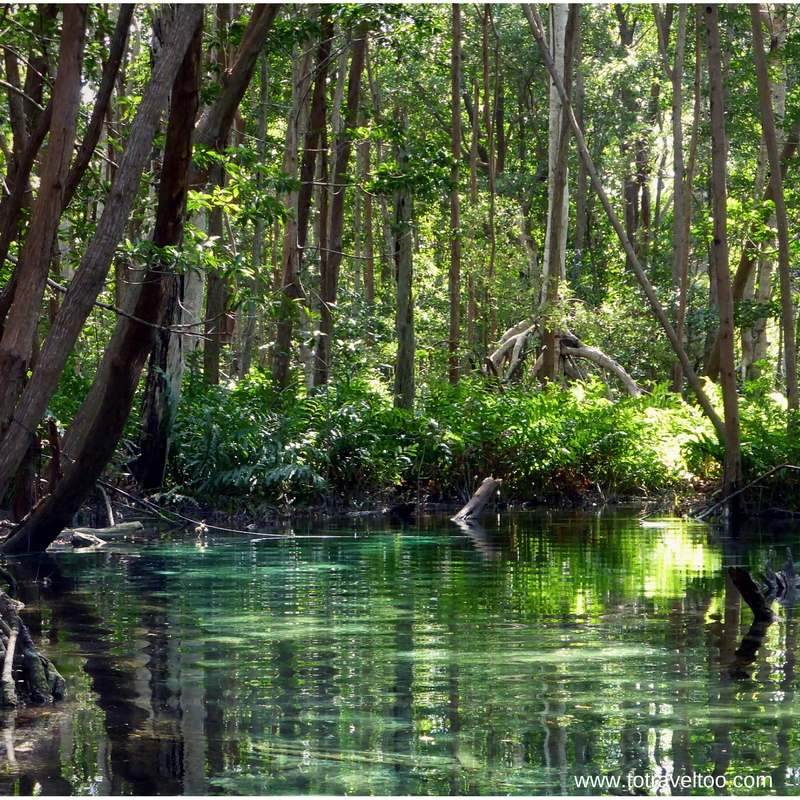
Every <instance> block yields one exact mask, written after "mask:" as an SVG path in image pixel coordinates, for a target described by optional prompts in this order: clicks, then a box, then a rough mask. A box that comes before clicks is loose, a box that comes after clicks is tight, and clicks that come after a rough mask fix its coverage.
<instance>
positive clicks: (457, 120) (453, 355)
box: [448, 3, 461, 384]
mask: <svg viewBox="0 0 800 800" xmlns="http://www.w3.org/2000/svg"><path fill="white" fill-rule="evenodd" d="M452 14H453V43H452V47H451V52H450V112H451V121H452V127H451V134H450V136H451V155H452V157H453V166H452V168H451V170H450V183H451V189H450V273H449V276H448V283H449V285H448V288H449V292H450V341H449V344H448V351H449V353H450V357H449V364H450V370H449V377H450V383H453V384H455V383H458V380H459V376H460V369H459V359H458V342H459V336H460V333H461V331H460V328H461V199H460V195H459V191H458V181H459V172H460V170H459V164H460V161H461V6H459V5H458V3H453V6H452Z"/></svg>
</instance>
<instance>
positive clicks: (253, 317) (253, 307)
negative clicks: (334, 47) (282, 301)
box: [239, 54, 269, 378]
mask: <svg viewBox="0 0 800 800" xmlns="http://www.w3.org/2000/svg"><path fill="white" fill-rule="evenodd" d="M260 79H261V80H260V84H261V98H260V100H261V102H260V103H259V106H258V158H259V162H260V163H264V159H265V157H266V153H267V141H266V139H267V104H268V102H269V62H268V61H267V57H266V55H263V54H262V56H261V75H260ZM256 187H257V189H259V190H260V191H263V189H264V177H263V175H261V174H260V173H259V174H258V175H257V176H256ZM265 231H266V224H265V222H264V219H263V218H262V217H258V219H257V220H256V223H255V225H254V226H253V253H252V261H251V263H252V265H253V279H252V282H251V289H252V291H253V294H254V295H256V296H259V295H263V287H264V283H265V282H264V280H263V277H262V267H263V264H264V251H265V245H266V243H265V241H264V238H265ZM246 308H247V322H246V325H245V330H244V335H243V342H242V362H241V366H240V370H239V377H240V378H243V377H245V376H246V375H247V374H248V373H249V372H250V367H251V365H252V363H253V349H254V347H255V343H256V332H257V330H258V320H259V317H260V316H261V314H262V313H263V312H262V311H261V308H260V307H259V306H258V305H257V304H256V303H255V302H253V301H250V302H249V303H248V304H247V307H246Z"/></svg>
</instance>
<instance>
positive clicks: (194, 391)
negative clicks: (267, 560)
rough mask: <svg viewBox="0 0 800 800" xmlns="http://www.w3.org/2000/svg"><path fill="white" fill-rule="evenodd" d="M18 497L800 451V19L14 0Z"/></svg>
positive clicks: (720, 460)
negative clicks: (18, 0) (799, 314)
mask: <svg viewBox="0 0 800 800" xmlns="http://www.w3.org/2000/svg"><path fill="white" fill-rule="evenodd" d="M0 30H2V33H1V34H0V49H2V57H1V58H0V62H2V71H3V74H2V79H0V97H2V101H1V102H0V168H1V169H2V173H3V176H4V180H3V186H2V199H1V200H0V285H2V287H3V289H2V293H1V294H0V323H1V324H2V328H1V329H0V330H1V331H2V336H1V337H0V374H1V375H2V381H0V495H2V496H4V498H5V502H6V503H7V508H8V510H9V514H10V516H11V519H12V521H13V522H14V523H15V524H14V527H13V528H12V535H11V536H10V537H9V538H8V539H7V540H6V541H5V543H4V544H3V549H4V551H5V552H20V551H28V550H39V549H43V548H44V547H46V546H47V545H48V544H49V543H50V542H51V541H52V540H53V539H54V538H55V536H56V535H57V534H58V532H59V531H60V530H61V529H62V528H63V527H64V526H66V525H69V524H70V523H71V521H72V520H73V518H74V516H75V514H76V513H77V512H78V511H79V509H80V508H81V505H82V504H83V503H84V502H85V501H86V499H87V498H88V497H89V496H90V494H91V493H92V491H93V490H94V488H95V487H96V485H97V482H98V480H99V479H101V478H104V479H105V480H107V481H110V483H111V484H113V485H116V486H118V487H120V488H123V489H125V490H126V491H128V492H134V493H145V494H147V495H148V496H149V497H150V499H151V500H154V501H156V502H158V503H160V504H175V505H178V506H181V505H185V504H187V503H195V504H212V505H214V506H216V507H218V508H223V509H225V510H226V511H228V512H229V513H235V512H237V511H238V510H243V509H246V511H247V513H248V515H249V516H251V517H252V518H253V519H256V520H258V519H262V520H263V519H266V518H268V517H271V516H273V517H274V516H275V515H278V514H283V513H288V512H291V510H292V509H297V508H300V507H308V506H312V507H319V506H320V505H325V506H327V507H329V508H342V507H346V506H350V507H359V508H361V507H364V508H372V507H374V506H375V505H376V504H380V503H383V502H396V501H397V500H398V499H405V500H411V501H415V502H416V501H454V500H458V499H460V498H463V497H465V496H469V494H471V492H472V491H473V490H474V489H475V488H476V486H477V484H478V482H479V481H480V479H481V478H482V477H484V476H486V475H490V474H491V475H493V476H494V477H496V478H499V479H502V480H503V482H504V483H503V489H504V493H505V495H506V496H507V497H509V498H512V499H514V500H519V501H535V502H553V501H563V500H564V499H568V500H570V501H575V500H577V501H580V500H581V498H586V497H590V498H592V500H597V499H598V498H600V499H605V498H609V497H620V496H630V495H635V496H639V497H642V496H652V495H654V494H660V493H663V492H665V491H668V490H674V491H677V492H679V493H681V494H683V495H686V494H691V493H693V492H696V491H708V490H710V489H718V490H719V491H721V492H722V495H723V496H727V497H729V498H731V499H730V503H731V505H732V507H733V508H734V510H735V511H736V510H738V511H743V510H747V509H746V508H745V506H744V502H745V501H747V502H749V503H751V504H753V503H754V504H755V505H756V506H758V507H760V508H762V509H763V508H769V507H776V506H779V507H786V506H790V505H792V503H794V502H795V501H796V497H797V489H798V487H797V484H796V482H795V481H794V479H793V475H794V474H795V473H793V472H787V471H777V472H775V473H774V474H773V475H772V477H771V478H768V479H766V480H764V481H763V482H761V483H760V484H759V487H760V488H759V490H758V493H755V492H751V493H749V494H747V495H742V494H739V493H738V492H739V490H740V489H741V488H742V487H743V486H744V485H745V484H746V483H747V482H748V481H749V480H752V479H753V478H755V477H756V476H758V475H761V474H762V473H764V472H766V471H768V470H771V469H773V468H775V467H778V466H780V465H783V464H787V463H788V464H795V463H796V462H797V450H798V443H797V438H796V436H795V435H794V431H793V426H794V425H795V424H796V423H795V418H796V412H797V407H798V396H797V355H796V329H795V317H796V311H795V310H796V305H797V298H796V296H795V295H794V294H793V291H795V290H796V283H797V275H798V270H797V267H796V264H797V251H798V242H797V239H796V237H794V236H793V235H792V234H791V231H792V230H793V229H794V225H793V222H794V221H795V220H794V218H795V217H796V216H797V213H798V212H797V200H796V198H797V191H798V161H797V158H796V147H797V142H798V137H799V136H800V127H799V126H800V117H798V114H797V108H798V103H797V94H798V82H797V77H798V76H797V66H796V65H797V64H798V63H800V60H798V58H797V48H798V44H799V36H798V21H797V18H796V7H795V6H793V5H789V4H767V5H752V6H747V5H735V4H730V5H721V6H717V5H713V6H712V5H702V6H697V7H695V6H686V5H676V4H667V5H660V4H653V5H636V4H631V5H620V4H615V5H585V6H581V5H569V6H568V5H564V4H554V5H552V6H549V7H546V6H541V7H537V6H530V5H522V6H520V5H492V4H485V5H463V6H458V5H454V6H451V5H425V4H420V5H417V4H414V5H402V4H380V5H378V4H364V5H348V4H318V5H317V4H310V5H306V4H295V5H277V4H275V5H256V6H250V5H244V4H214V5H206V6H199V5H174V6H171V5H163V6H156V5H150V6H130V5H124V6H109V5H103V6H100V5H81V4H75V5H65V6H63V8H62V7H59V6H56V5H8V6H6V7H5V8H4V10H3V13H2V22H0Z"/></svg>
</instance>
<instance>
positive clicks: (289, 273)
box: [272, 43, 313, 391]
mask: <svg viewBox="0 0 800 800" xmlns="http://www.w3.org/2000/svg"><path fill="white" fill-rule="evenodd" d="M304 47H305V49H304V50H303V53H302V55H301V54H300V50H299V47H296V48H295V54H294V57H293V67H292V111H291V114H290V116H289V122H288V125H287V127H286V150H285V157H284V162H283V171H284V172H285V173H286V174H287V175H289V176H291V177H296V176H297V170H298V156H299V150H298V147H299V142H300V134H301V132H302V131H303V130H304V128H305V127H306V123H307V121H308V108H309V106H308V99H309V91H308V90H309V88H310V80H309V79H310V72H311V69H310V68H311V59H312V56H313V48H312V47H311V45H310V43H307V44H306V45H304ZM299 194H300V193H299V191H298V190H291V191H289V192H287V193H286V195H285V197H284V200H283V202H284V206H285V207H286V209H287V211H288V212H289V213H288V216H287V218H286V221H285V223H284V229H283V248H282V259H281V304H280V308H279V318H278V326H277V331H276V336H275V352H274V355H273V361H272V370H273V382H274V384H275V386H276V387H277V388H278V389H279V390H280V391H282V390H283V389H285V388H286V386H287V385H288V378H289V367H290V364H291V343H292V316H293V315H294V314H295V313H296V311H295V305H296V304H297V303H299V302H300V301H302V300H304V299H305V292H304V291H303V287H302V284H301V282H300V257H301V252H302V245H301V244H300V231H299V225H300V223H301V222H302V223H303V226H304V228H305V229H307V227H308V208H307V200H305V199H304V202H303V207H302V210H301V208H300V204H299ZM306 196H307V195H306ZM308 199H309V200H310V197H309V198H308ZM302 235H303V237H305V236H306V231H305V230H304V231H303V233H302Z"/></svg>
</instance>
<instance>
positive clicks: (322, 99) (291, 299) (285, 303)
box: [272, 14, 333, 392]
mask: <svg viewBox="0 0 800 800" xmlns="http://www.w3.org/2000/svg"><path fill="white" fill-rule="evenodd" d="M332 41H333V21H332V20H331V19H330V17H329V16H328V15H327V14H326V15H325V16H324V17H323V19H322V20H321V30H320V41H319V45H318V47H317V55H316V76H315V78H314V90H313V97H312V99H311V111H310V117H309V122H308V130H307V131H306V132H305V137H304V142H303V158H302V162H301V165H300V189H299V192H298V193H297V196H296V203H297V228H296V242H295V244H294V245H292V243H291V242H287V243H286V244H285V245H284V254H283V261H282V277H281V288H280V291H281V300H280V311H279V319H278V322H277V326H276V335H275V347H274V351H273V359H272V380H273V384H274V385H275V387H276V389H277V390H278V391H281V392H282V391H283V390H284V389H286V387H287V385H288V382H289V367H290V364H291V346H292V330H293V327H294V321H293V320H294V313H295V310H294V306H295V303H296V302H297V301H298V300H300V299H301V298H303V297H304V295H305V293H304V292H303V288H302V286H301V285H300V260H301V259H302V258H303V255H304V252H305V248H306V244H307V241H308V223H309V218H310V213H311V200H312V197H313V194H314V175H315V167H316V163H317V153H318V150H319V149H320V142H321V141H322V140H323V137H324V133H325V125H326V116H327V92H326V89H327V80H328V62H329V61H330V52H331V42H332ZM304 95H305V93H304V92H301V91H300V87H298V91H297V92H296V95H295V97H294V98H293V102H297V103H298V104H299V103H301V102H302V101H304V100H305V96H304ZM299 114H300V109H299V107H298V108H297V109H296V110H293V112H292V116H291V119H292V120H294V121H295V124H299ZM299 133H300V131H299V130H296V131H295V132H294V134H293V136H294V138H293V140H292V146H294V145H295V144H296V142H297V136H298V135H299ZM289 153H290V149H288V148H287V154H289ZM295 159H296V155H295ZM288 201H289V202H290V203H294V202H295V200H294V199H292V198H291V197H290V198H288ZM289 224H290V223H288V222H287V225H289ZM291 246H294V247H295V248H296V250H297V253H296V254H294V256H292V253H291V252H289V251H287V250H286V247H291ZM324 246H325V247H327V244H326V245H324ZM327 257H328V254H327V253H326V254H325V258H326V259H327ZM292 258H294V261H293V260H292Z"/></svg>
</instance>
